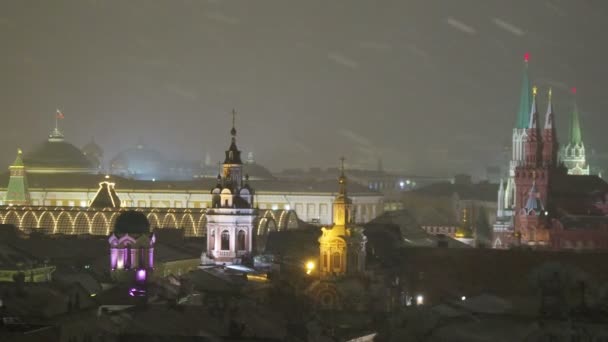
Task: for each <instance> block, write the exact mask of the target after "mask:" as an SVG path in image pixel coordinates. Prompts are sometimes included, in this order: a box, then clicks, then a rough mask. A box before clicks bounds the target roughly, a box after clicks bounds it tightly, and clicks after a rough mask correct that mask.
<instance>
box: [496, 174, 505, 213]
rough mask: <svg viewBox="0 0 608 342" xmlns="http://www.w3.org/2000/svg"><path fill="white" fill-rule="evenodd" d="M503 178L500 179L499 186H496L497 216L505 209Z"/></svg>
mask: <svg viewBox="0 0 608 342" xmlns="http://www.w3.org/2000/svg"><path fill="white" fill-rule="evenodd" d="M503 183H504V182H503V179H502V178H501V179H500V186H499V187H498V201H497V203H496V207H497V209H498V211H497V216H498V217H502V216H503V215H504V209H505V188H504V186H503Z"/></svg>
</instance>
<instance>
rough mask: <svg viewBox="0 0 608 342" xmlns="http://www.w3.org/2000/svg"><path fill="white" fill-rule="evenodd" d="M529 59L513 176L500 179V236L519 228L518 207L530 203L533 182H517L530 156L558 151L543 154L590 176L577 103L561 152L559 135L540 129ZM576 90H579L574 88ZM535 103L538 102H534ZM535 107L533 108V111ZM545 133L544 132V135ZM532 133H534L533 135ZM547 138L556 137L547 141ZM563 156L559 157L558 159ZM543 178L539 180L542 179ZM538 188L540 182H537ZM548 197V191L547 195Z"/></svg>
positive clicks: (575, 172)
mask: <svg viewBox="0 0 608 342" xmlns="http://www.w3.org/2000/svg"><path fill="white" fill-rule="evenodd" d="M528 61H529V55H528V54H526V55H525V57H524V73H523V79H522V87H521V95H520V101H519V111H518V114H517V122H516V126H515V128H514V129H513V139H512V157H511V161H510V163H509V175H508V177H507V179H506V181H504V182H503V180H501V181H500V186H499V190H498V199H497V211H496V221H495V224H494V227H493V231H494V233H495V234H496V235H497V236H501V235H505V234H506V235H508V234H512V233H513V232H514V231H515V225H516V216H517V215H518V210H520V209H521V208H522V207H523V206H525V205H526V204H527V200H528V192H529V191H530V190H531V185H532V184H531V182H528V183H527V184H523V183H522V182H521V181H520V183H522V184H521V185H522V186H525V188H524V189H518V188H517V187H518V184H517V183H518V182H517V181H516V178H517V177H516V173H517V168H519V167H524V166H526V167H529V166H530V165H531V164H530V158H536V157H537V156H539V155H541V154H542V153H544V154H547V153H554V154H555V156H546V155H544V154H543V158H549V159H550V160H549V159H545V160H544V161H543V162H544V163H549V162H550V163H553V164H555V165H556V167H557V166H560V167H561V165H563V166H565V168H566V169H567V173H568V174H570V175H589V165H588V164H587V161H586V155H585V146H584V143H583V141H582V135H581V129H580V121H579V111H578V107H577V105H576V102H575V103H574V108H573V111H572V114H571V119H570V137H569V142H568V143H567V144H566V145H565V146H564V147H563V149H562V150H561V151H558V148H557V147H556V146H558V145H557V134H556V132H555V130H554V128H553V130H551V127H549V128H547V127H545V128H544V129H542V130H541V129H540V122H538V117H536V118H535V117H533V116H534V115H536V116H538V113H537V111H536V104H535V99H534V100H533V99H532V91H531V86H530V80H529V76H528ZM572 92H573V93H576V89H573V90H572ZM533 102H534V104H533ZM530 108H531V110H530ZM548 111H550V112H551V113H549V112H548V113H547V117H546V120H550V122H548V121H547V122H545V125H552V126H553V127H554V125H555V123H554V114H553V107H552V104H551V99H549V108H548ZM533 124H534V125H537V126H536V127H532V126H531V125H533ZM541 133H542V134H541ZM531 134H532V136H531ZM543 139H545V140H546V139H552V140H550V141H549V140H547V141H544V140H543ZM539 146H542V148H543V149H544V151H542V153H540V152H539V153H540V154H539V153H537V152H536V148H540V147H539ZM529 153H533V156H528V154H529ZM558 155H559V158H558ZM539 172H540V173H539V174H544V173H543V172H544V171H539ZM541 181H543V180H539V182H541ZM536 186H537V188H538V187H540V186H541V185H540V184H536ZM543 196H544V194H543ZM501 246H502V240H501V239H497V240H496V241H495V247H501Z"/></svg>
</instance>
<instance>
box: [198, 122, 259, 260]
mask: <svg viewBox="0 0 608 342" xmlns="http://www.w3.org/2000/svg"><path fill="white" fill-rule="evenodd" d="M235 116H236V112H235V111H234V110H233V111H232V129H231V130H230V135H231V136H232V138H231V143H230V147H228V150H227V151H226V157H225V159H224V163H223V165H222V173H221V174H219V175H218V176H217V184H216V186H215V187H214V188H213V189H212V190H211V208H209V209H208V211H207V252H206V257H203V258H202V259H203V264H205V263H209V262H213V263H215V264H234V263H240V262H241V261H242V259H243V258H244V257H246V256H249V255H251V254H252V252H253V242H254V241H253V232H254V229H253V227H254V222H255V221H256V219H257V210H256V209H255V208H254V206H253V198H254V191H253V189H252V188H251V187H250V186H249V182H248V179H249V177H248V176H247V175H245V176H244V177H243V162H242V161H241V151H240V150H239V149H238V147H237V146H236V122H235ZM209 259H212V260H211V261H210V260H209Z"/></svg>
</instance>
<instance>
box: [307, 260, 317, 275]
mask: <svg viewBox="0 0 608 342" xmlns="http://www.w3.org/2000/svg"><path fill="white" fill-rule="evenodd" d="M314 269H315V262H314V261H308V262H307V263H306V274H311V273H312V270H314Z"/></svg>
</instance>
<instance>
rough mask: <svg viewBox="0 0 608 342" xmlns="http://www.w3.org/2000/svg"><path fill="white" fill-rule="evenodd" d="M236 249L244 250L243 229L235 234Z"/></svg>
mask: <svg viewBox="0 0 608 342" xmlns="http://www.w3.org/2000/svg"><path fill="white" fill-rule="evenodd" d="M236 250H237V251H244V250H245V231H244V230H239V232H238V234H237V235H236Z"/></svg>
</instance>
